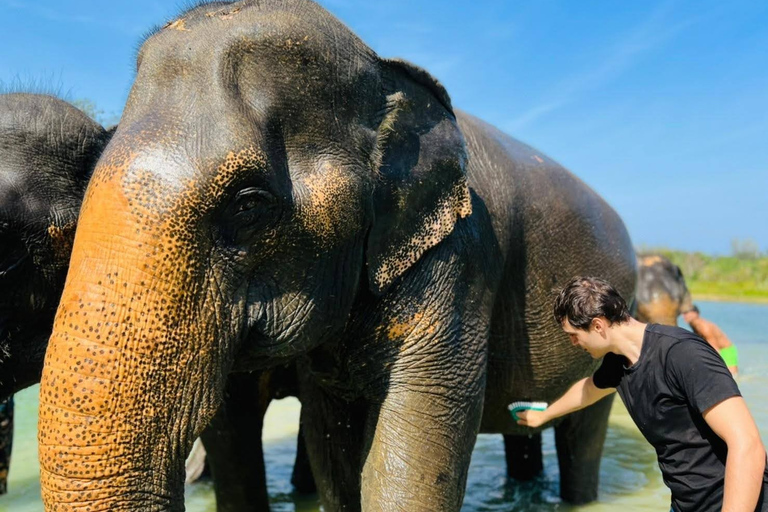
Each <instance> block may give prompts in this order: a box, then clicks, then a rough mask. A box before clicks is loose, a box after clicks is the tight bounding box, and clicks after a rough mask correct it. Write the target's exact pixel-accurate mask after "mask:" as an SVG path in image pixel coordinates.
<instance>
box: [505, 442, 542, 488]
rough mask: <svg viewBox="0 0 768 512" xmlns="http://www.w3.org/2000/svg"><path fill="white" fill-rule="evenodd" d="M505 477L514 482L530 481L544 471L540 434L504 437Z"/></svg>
mask: <svg viewBox="0 0 768 512" xmlns="http://www.w3.org/2000/svg"><path fill="white" fill-rule="evenodd" d="M504 454H505V455H506V459H507V475H508V476H509V477H510V478H514V479H516V480H532V479H534V478H536V477H537V476H538V475H539V474H541V472H542V471H543V470H544V462H543V460H542V455H541V434H540V433H536V434H529V435H523V436H513V435H505V436H504Z"/></svg>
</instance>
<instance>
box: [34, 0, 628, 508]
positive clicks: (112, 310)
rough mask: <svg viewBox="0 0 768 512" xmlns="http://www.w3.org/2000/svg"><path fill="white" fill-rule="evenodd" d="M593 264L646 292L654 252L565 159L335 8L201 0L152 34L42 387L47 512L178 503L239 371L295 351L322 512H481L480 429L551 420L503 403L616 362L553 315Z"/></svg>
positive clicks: (94, 205)
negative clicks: (643, 262)
mask: <svg viewBox="0 0 768 512" xmlns="http://www.w3.org/2000/svg"><path fill="white" fill-rule="evenodd" d="M574 274H590V275H598V276H601V277H604V278H607V279H609V280H610V281H612V282H613V283H614V284H615V285H616V286H617V287H618V289H619V290H620V291H621V293H622V294H624V295H625V296H626V297H630V296H631V295H632V293H633V288H634V284H635V259H634V255H633V253H632V248H631V243H630V241H629V238H628V236H627V233H626V230H625V229H624V226H623V224H622V223H621V221H620V219H619V218H618V217H617V216H616V214H615V213H614V212H613V210H611V209H610V207H608V205H607V204H606V203H605V202H604V201H602V199H600V198H599V197H598V196H597V195H596V194H595V193H594V192H593V191H591V190H590V189H589V188H588V187H587V186H586V185H584V184H583V183H582V182H581V181H579V180H578V179H577V178H575V177H574V176H573V175H571V174H570V173H568V172H567V171H566V170H564V169H563V168H562V167H560V166H559V165H557V164H556V163H555V162H553V161H552V160H550V159H548V158H547V157H546V156H544V155H542V154H540V153H538V152H537V151H535V150H534V149H532V148H530V147H528V146H525V145H523V144H521V143H519V142H517V141H514V140H513V139H511V138H509V137H508V136H506V135H504V134H502V133H501V132H499V131H497V130H495V129H494V128H493V127H491V126H489V125H487V124H485V123H483V122H482V121H480V120H477V119H475V118H473V117H471V116H469V115H466V114H463V113H461V112H457V111H456V112H455V111H454V110H453V108H452V106H451V102H450V99H449V97H448V94H447V93H446V92H445V90H444V89H443V87H442V86H441V85H440V84H439V83H437V82H436V81H435V80H434V79H433V78H432V77H431V76H429V75H428V74H427V73H426V72H425V71H423V70H421V69H419V68H417V67H415V66H413V65H410V64H408V63H405V62H402V61H397V60H386V59H382V58H379V57H378V56H377V55H375V54H374V53H373V51H372V50H370V48H368V47H367V46H365V45H364V44H363V43H362V42H361V41H360V40H359V39H357V38H356V37H355V36H354V35H353V34H352V33H351V32H350V31H349V30H348V29H347V28H346V27H344V26H343V25H341V24H340V23H339V22H338V21H337V20H335V19H334V18H333V17H332V16H330V14H328V13H327V12H326V11H324V10H323V9H321V8H320V7H319V6H317V5H316V4H314V3H311V2H308V1H303V0H286V1H262V2H242V3H212V4H203V5H201V6H198V7H195V8H193V9H191V10H189V11H186V12H184V13H183V14H182V15H181V16H180V17H179V18H178V19H176V20H175V21H173V22H171V23H168V24H167V25H166V26H164V27H163V28H161V29H159V30H158V31H157V32H155V33H154V34H153V35H151V36H150V37H149V38H148V39H147V40H146V41H145V43H144V44H143V45H142V48H141V50H140V51H139V54H138V68H137V75H136V80H135V82H134V85H133V88H132V90H131V94H130V97H129V100H128V103H127V105H126V108H125V111H124V114H123V118H122V120H121V124H120V127H119V128H118V131H117V132H116V134H115V136H114V138H113V139H112V141H111V142H110V144H109V145H108V147H107V149H106V150H105V152H104V154H103V155H102V157H101V159H100V160H99V163H98V165H97V169H96V171H95V172H94V176H93V179H92V180H91V182H90V184H89V187H88V191H87V193H86V199H85V201H84V204H83V208H82V212H81V216H80V221H79V226H78V230H77V234H76V237H75V243H74V249H73V253H72V260H71V265H70V271H69V274H68V278H67V284H66V286H65V290H64V293H63V296H62V301H61V304H60V306H59V310H58V312H57V317H56V322H55V325H54V331H53V335H52V337H51V344H50V347H49V350H48V353H47V354H46V365H45V369H44V372H43V379H42V383H41V406H40V434H39V439H40V461H41V479H42V487H43V499H44V502H45V505H46V508H47V510H57V511H58V510H90V511H93V512H95V511H98V510H150V511H151V510H182V509H183V461H184V457H185V455H186V453H188V451H189V449H190V447H191V445H192V442H193V440H194V438H195V436H197V435H198V434H199V433H200V432H201V431H202V430H203V428H204V426H205V425H206V424H207V423H208V421H209V420H210V419H211V417H212V416H213V414H214V412H215V411H216V410H217V409H218V408H219V406H220V404H221V403H222V402H224V403H225V405H226V404H228V402H227V400H228V399H227V395H229V396H230V397H231V395H232V393H229V392H227V389H226V386H227V384H226V383H227V377H228V375H229V374H231V373H244V372H251V371H256V370H262V369H267V368H273V367H278V366H280V365H283V364H285V363H287V362H295V364H296V365H297V373H298V379H299V394H300V397H301V400H302V413H301V414H302V425H303V427H304V433H305V436H306V442H307V453H308V456H309V459H310V463H311V465H312V469H313V473H314V475H315V477H316V480H317V486H318V490H319V494H320V498H321V501H322V503H323V505H324V508H325V509H326V510H360V509H362V510H390V509H392V510H395V509H396V510H401V509H407V510H458V509H459V508H460V506H461V502H462V499H463V494H464V486H465V483H466V473H467V468H468V465H469V460H470V455H471V452H472V447H473V446H474V441H475V438H476V435H477V433H478V432H479V431H481V430H483V431H493V432H499V433H503V434H507V435H523V434H528V433H530V432H529V431H527V430H523V429H520V428H519V427H517V426H516V425H515V424H514V423H513V422H512V420H511V418H510V417H509V416H508V413H507V412H506V405H507V404H508V403H509V402H511V401H513V400H518V399H533V400H546V401H552V400H553V399H554V398H556V397H557V396H559V395H560V394H562V393H563V392H564V391H565V389H566V388H567V387H568V386H569V385H570V383H571V382H573V381H574V380H576V379H578V378H580V377H583V376H585V375H587V374H589V372H591V371H592V369H593V368H594V362H593V361H591V360H590V359H589V358H588V357H587V356H586V355H585V354H582V353H579V351H577V350H575V349H574V348H573V347H571V346H570V344H569V343H567V340H566V339H565V338H564V337H563V336H562V335H561V334H560V333H559V329H558V326H557V325H555V324H554V320H553V319H552V318H551V317H552V315H551V312H550V309H551V306H550V299H551V291H552V289H553V288H554V287H557V286H558V285H559V284H561V283H564V282H565V281H566V280H567V279H569V278H570V277H572V276H573V275H574ZM246 392H247V390H246ZM246 394H247V393H246ZM232 412H233V416H230V417H235V416H236V415H237V414H239V412H238V410H237V409H236V408H235V409H232ZM597 416H598V417H599V420H598V421H597V425H598V426H599V427H600V428H597V429H595V428H591V427H594V426H595V425H594V424H593V422H590V421H576V422H571V426H568V427H567V428H569V429H573V428H582V429H583V427H580V426H579V425H585V424H588V425H589V426H590V428H591V430H595V431H596V432H597V435H598V437H599V435H600V432H601V431H602V432H603V433H604V426H605V424H606V418H607V414H604V413H603V412H602V411H601V412H600V414H598V415H597ZM587 419H589V418H587ZM564 423H565V422H564ZM601 429H602V430H601ZM564 433H565V432H564ZM568 433H572V432H571V431H569V432H568ZM574 437H575V438H578V436H570V437H569V436H563V439H565V440H566V441H565V442H566V443H569V442H570V443H572V442H573V441H568V439H573V438H574ZM588 437H589V436H588ZM586 440H587V441H589V439H588V438H586ZM598 444H601V443H598ZM587 445H588V446H592V445H591V443H589V442H587ZM572 453H574V454H577V455H574V456H571V457H568V458H567V459H568V462H567V463H568V464H572V465H573V464H579V463H580V461H581V459H580V457H582V456H581V455H578V454H579V453H580V452H579V450H573V452H572ZM587 458H588V459H589V462H587V466H589V468H588V471H590V472H592V470H594V469H595V468H596V465H595V463H594V462H592V460H593V459H594V458H595V457H594V451H591V452H590V453H589V454H588V457H587ZM574 467H578V466H574ZM591 483H593V482H590V484H591ZM594 484H595V485H596V480H595V481H594Z"/></svg>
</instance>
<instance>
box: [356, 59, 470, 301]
mask: <svg viewBox="0 0 768 512" xmlns="http://www.w3.org/2000/svg"><path fill="white" fill-rule="evenodd" d="M381 66H382V73H383V76H384V79H383V84H384V88H385V91H384V94H385V96H386V99H387V105H386V110H385V114H384V117H383V120H382V121H381V123H380V125H379V127H378V133H377V147H376V152H375V155H376V161H375V162H374V167H376V169H377V171H378V181H377V184H376V187H375V191H374V197H373V211H374V221H373V225H372V227H371V231H370V233H369V237H368V243H367V251H366V263H367V267H368V279H369V284H370V287H371V290H372V291H374V293H377V294H382V293H384V291H386V289H387V288H388V287H389V286H390V285H391V284H392V283H393V281H395V280H396V279H397V278H398V277H400V276H401V275H402V274H403V273H404V272H405V271H406V270H407V269H408V268H410V267H411V266H412V265H413V264H414V263H416V261H418V259H419V258H420V257H421V256H422V254H424V252H426V251H427V250H429V249H430V248H432V247H434V246H435V245H437V244H438V243H440V242H441V241H442V240H443V239H444V238H445V237H446V236H448V235H449V234H450V233H451V232H452V231H453V228H454V225H455V223H456V221H457V219H458V218H461V217H466V216H468V215H470V214H471V213H472V205H471V199H470V193H469V187H468V186H467V180H466V172H465V165H466V160H467V154H466V148H465V145H464V137H463V135H462V133H461V131H460V130H459V127H458V124H457V123H456V117H455V115H454V113H453V109H452V107H451V101H450V98H449V97H448V93H447V92H446V91H445V89H444V88H443V86H442V85H440V83H439V82H438V81H437V80H435V79H434V78H432V77H431V76H430V75H429V74H428V73H427V72H426V71H424V70H423V69H421V68H418V67H416V66H414V65H412V64H409V63H407V62H404V61H400V60H384V61H381Z"/></svg>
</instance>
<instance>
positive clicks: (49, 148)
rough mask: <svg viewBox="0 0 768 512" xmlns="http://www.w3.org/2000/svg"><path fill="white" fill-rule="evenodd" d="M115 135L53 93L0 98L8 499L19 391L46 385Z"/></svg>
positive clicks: (1, 378) (0, 482)
mask: <svg viewBox="0 0 768 512" xmlns="http://www.w3.org/2000/svg"><path fill="white" fill-rule="evenodd" d="M110 136H111V132H109V131H107V130H105V129H104V128H102V127H101V126H100V125H99V124H98V123H96V122H94V121H92V120H91V119H90V118H88V116H86V115H85V114H84V113H83V112H81V111H80V110H78V109H77V108H75V107H74V106H72V105H70V104H69V103H67V102H65V101H62V100H60V99H58V98H55V97H53V96H49V95H45V94H29V93H13V94H2V95H0V401H2V402H4V405H2V406H0V494H2V493H4V492H5V489H6V478H7V476H8V465H9V462H10V455H11V446H12V439H13V393H15V392H17V391H19V390H21V389H24V388H25V387H27V386H30V385H32V384H34V383H36V382H38V381H39V380H40V374H41V373H42V370H43V356H44V354H45V348H46V346H47V345H48V337H49V336H50V334H51V329H52V328H53V317H54V314H55V313H56V307H57V305H58V303H59V296H60V294H61V290H62V289H63V288H64V278H65V276H66V271H67V266H68V263H69V253H70V250H71V247H72V241H73V239H74V236H75V224H76V221H77V214H78V211H79V210H80V203H81V202H82V198H83V194H84V193H85V187H86V185H87V183H88V179H89V178H90V176H91V172H92V171H93V168H94V167H95V165H96V161H97V159H98V157H99V155H101V151H102V150H103V149H104V147H105V146H106V144H107V142H108V141H109V137H110Z"/></svg>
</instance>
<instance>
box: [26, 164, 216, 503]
mask: <svg viewBox="0 0 768 512" xmlns="http://www.w3.org/2000/svg"><path fill="white" fill-rule="evenodd" d="M110 174H115V173H114V172H113V171H110V170H109V169H107V170H104V169H102V170H101V173H100V174H99V170H97V176H96V177H95V178H94V181H95V183H94V182H92V183H91V185H90V188H89V194H88V196H87V199H86V202H85V203H84V205H83V209H82V211H81V217H80V225H79V228H78V232H77V235H76V239H75V243H74V247H73V252H72V260H71V264H70V270H69V275H68V276H67V283H66V285H65V288H64V292H63V295H62V298H61V302H60V305H59V309H58V311H57V314H56V320H55V322H54V329H53V333H52V336H51V339H50V344H49V347H48V351H47V353H46V361H45V368H44V370H43V375H42V380H41V385H40V419H39V434H38V435H39V445H40V447H39V457H40V469H41V485H42V493H43V501H44V503H45V506H46V510H49V511H53V510H55V511H70V510H88V511H91V512H96V511H102V510H103V511H106V510H110V511H128V510H142V511H155V510H183V509H184V504H183V495H184V488H183V485H184V459H185V457H186V455H187V454H188V453H189V450H190V449H191V447H192V443H193V441H194V439H195V437H196V436H197V435H199V433H200V432H201V431H202V429H203V428H204V426H205V424H206V423H207V421H208V419H210V417H212V416H213V413H214V412H215V409H216V407H217V405H218V402H219V401H220V396H219V395H218V394H217V393H215V392H214V391H212V390H216V389H221V388H222V387H223V381H224V378H223V375H224V374H225V372H226V368H227V367H228V365H230V364H231V361H225V360H223V359H227V357H226V356H224V355H223V353H224V351H223V350H220V349H219V348H218V346H217V345H215V344H214V340H215V339H216V336H214V332H213V331H214V330H215V323H214V322H212V321H211V318H212V317H213V318H215V317H217V316H219V315H221V312H220V311H215V310H214V308H207V307H206V303H205V301H204V299H205V297H204V296H205V293H202V292H201V291H200V289H201V284H200V283H201V282H203V281H205V279H204V278H202V277H201V274H203V275H204V273H205V272H206V268H207V265H206V264H205V263H204V262H202V261H199V260H196V259H195V258H194V256H193V254H194V252H193V249H192V245H194V242H192V241H190V240H186V241H185V240H184V239H183V238H182V237H179V236H178V235H177V234H174V227H173V226H169V225H168V224H167V223H164V222H162V219H161V218H159V216H158V215H152V209H151V208H148V207H143V209H142V208H139V207H138V206H136V205H137V201H136V200H135V199H133V198H132V196H131V195H130V194H129V193H127V192H126V190H125V188H124V187H125V182H126V181H127V180H126V179H120V175H119V174H118V176H117V178H113V179H106V178H104V175H106V176H109V175H110ZM142 185H143V187H146V186H147V184H146V183H143V184H142ZM158 197H163V195H162V194H158ZM129 235H130V236H129ZM201 326H202V327H201ZM216 334H218V335H220V334H221V333H220V332H218V333H216ZM222 358H223V359H222ZM230 359H231V357H230Z"/></svg>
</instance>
